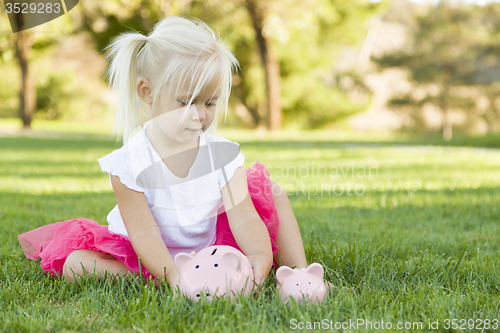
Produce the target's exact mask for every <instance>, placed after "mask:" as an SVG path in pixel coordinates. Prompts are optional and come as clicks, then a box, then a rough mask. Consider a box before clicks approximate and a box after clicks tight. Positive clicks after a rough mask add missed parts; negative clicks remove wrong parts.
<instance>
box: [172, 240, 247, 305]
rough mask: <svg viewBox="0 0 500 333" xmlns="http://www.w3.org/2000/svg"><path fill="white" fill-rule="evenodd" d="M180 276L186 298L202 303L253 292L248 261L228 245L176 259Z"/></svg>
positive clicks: (182, 255) (180, 285)
mask: <svg viewBox="0 0 500 333" xmlns="http://www.w3.org/2000/svg"><path fill="white" fill-rule="evenodd" d="M174 264H175V268H177V271H178V272H179V275H180V282H179V289H180V291H181V293H182V294H184V295H185V296H187V297H188V298H190V299H192V300H193V301H198V300H200V299H201V298H205V299H207V300H209V301H211V300H212V299H213V298H214V297H217V296H223V295H226V297H227V295H229V297H230V299H233V297H234V296H235V295H237V294H240V293H243V294H244V295H247V296H248V295H249V294H250V292H251V291H252V290H253V286H254V283H253V279H254V276H253V270H252V266H251V265H250V262H249V261H248V259H247V258H246V257H245V255H243V253H241V252H240V251H238V250H237V249H235V248H234V247H231V246H227V245H215V246H210V247H207V248H206V249H203V250H201V251H200V252H198V253H197V254H196V255H195V256H192V255H190V254H187V253H178V254H177V255H176V256H175V258H174Z"/></svg>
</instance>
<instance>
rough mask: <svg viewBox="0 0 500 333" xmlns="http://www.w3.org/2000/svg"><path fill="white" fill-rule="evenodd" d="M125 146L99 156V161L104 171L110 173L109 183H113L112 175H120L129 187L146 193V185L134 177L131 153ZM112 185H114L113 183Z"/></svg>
mask: <svg viewBox="0 0 500 333" xmlns="http://www.w3.org/2000/svg"><path fill="white" fill-rule="evenodd" d="M126 148H128V147H127V146H124V147H122V148H120V149H117V150H114V151H113V152H111V153H110V154H108V155H106V156H104V157H101V158H99V159H98V160H97V161H98V162H99V165H100V166H101V169H102V171H103V172H107V173H109V175H110V176H109V183H110V184H111V175H114V176H118V177H119V178H120V181H121V182H122V183H123V184H124V185H125V186H127V187H128V188H130V189H132V190H134V191H137V192H142V193H145V189H144V186H142V182H141V180H140V178H137V179H136V177H134V174H133V172H132V168H131V163H130V158H129V154H127V153H126V151H125V149H126ZM111 186H113V185H112V184H111Z"/></svg>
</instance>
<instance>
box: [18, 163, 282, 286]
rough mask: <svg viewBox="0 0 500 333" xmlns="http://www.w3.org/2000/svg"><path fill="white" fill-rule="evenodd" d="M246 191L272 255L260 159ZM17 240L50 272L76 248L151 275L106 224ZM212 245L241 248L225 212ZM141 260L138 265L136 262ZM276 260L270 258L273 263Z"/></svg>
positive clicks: (269, 203) (65, 224)
mask: <svg viewBox="0 0 500 333" xmlns="http://www.w3.org/2000/svg"><path fill="white" fill-rule="evenodd" d="M246 176H247V183H248V191H249V193H250V196H251V198H252V201H253V204H254V206H255V209H256V210H257V213H258V214H259V216H260V218H261V219H262V221H263V222H264V224H265V225H266V227H267V229H268V231H269V237H270V240H271V246H272V251H273V255H274V254H276V251H277V250H278V248H277V246H276V244H275V243H274V242H275V240H276V236H277V235H278V228H279V220H278V213H277V211H276V208H275V207H274V201H273V195H272V193H273V192H272V188H271V187H272V186H271V180H270V175H269V172H268V171H267V169H266V167H265V166H264V165H263V164H262V163H260V162H259V161H257V162H255V163H254V164H253V165H252V167H250V169H248V170H246ZM18 238H19V242H20V244H21V247H22V249H23V252H24V254H25V255H26V257H27V258H29V259H32V260H40V265H41V267H42V269H43V270H44V271H45V272H46V273H47V274H50V275H53V276H61V275H62V270H63V265H64V262H65V261H66V258H67V257H68V255H69V254H70V253H71V252H73V251H75V250H82V249H89V250H94V251H98V252H101V253H104V254H111V255H112V256H113V257H115V258H116V259H118V260H119V261H120V262H122V263H124V264H125V266H126V267H127V268H128V269H129V270H130V271H132V272H135V273H139V272H142V274H143V275H144V276H145V277H150V278H154V276H152V275H151V273H149V272H148V270H147V269H146V268H145V267H144V265H142V264H140V262H139V258H138V257H137V255H136V253H135V251H134V249H133V247H132V244H131V243H130V240H129V239H128V238H127V237H126V236H123V235H120V234H115V233H113V232H111V231H109V230H108V226H107V225H100V224H99V223H98V222H96V221H94V220H91V219H87V218H77V219H73V220H67V221H62V222H57V223H53V224H49V225H45V226H42V227H39V228H37V229H34V230H31V231H28V232H26V233H24V234H21V235H19V236H18ZM213 245H229V246H232V247H234V248H236V249H238V250H240V251H241V249H240V248H239V246H238V245H237V244H236V241H235V239H234V237H233V234H232V233H231V229H230V228H229V222H228V219H227V215H226V213H225V212H224V213H222V214H220V215H218V216H217V230H216V240H215V243H214V244H213ZM139 264H140V266H139ZM274 266H276V263H274V262H273V267H274Z"/></svg>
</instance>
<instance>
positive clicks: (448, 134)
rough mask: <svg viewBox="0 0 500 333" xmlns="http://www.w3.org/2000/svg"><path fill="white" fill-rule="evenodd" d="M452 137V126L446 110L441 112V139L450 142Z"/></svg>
mask: <svg viewBox="0 0 500 333" xmlns="http://www.w3.org/2000/svg"><path fill="white" fill-rule="evenodd" d="M452 135H453V124H452V123H451V119H450V115H449V111H448V110H446V109H445V110H444V111H443V139H444V140H445V141H450V140H451V138H452Z"/></svg>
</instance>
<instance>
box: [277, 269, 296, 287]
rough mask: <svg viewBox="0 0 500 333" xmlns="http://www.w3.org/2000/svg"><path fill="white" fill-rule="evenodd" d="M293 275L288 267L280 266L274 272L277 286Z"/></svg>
mask: <svg viewBox="0 0 500 333" xmlns="http://www.w3.org/2000/svg"><path fill="white" fill-rule="evenodd" d="M293 274H295V272H294V271H293V270H292V269H291V268H290V267H288V266H281V267H280V268H278V270H277V271H276V279H277V280H278V283H279V284H282V283H283V281H285V279H286V278H287V277H289V276H292V275H293Z"/></svg>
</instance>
